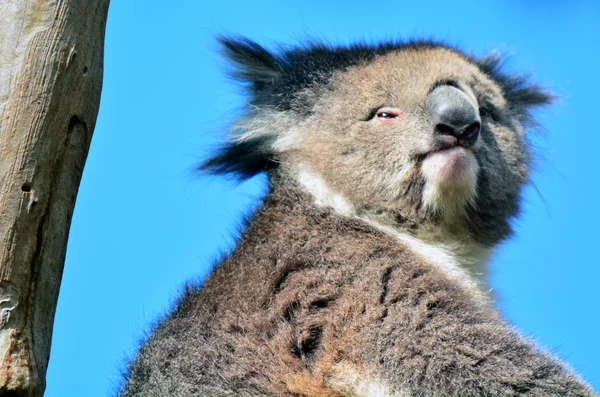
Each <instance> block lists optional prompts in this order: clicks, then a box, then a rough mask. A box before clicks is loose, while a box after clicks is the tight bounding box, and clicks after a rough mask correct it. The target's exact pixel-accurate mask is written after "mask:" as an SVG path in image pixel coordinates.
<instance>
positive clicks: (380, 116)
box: [373, 107, 401, 124]
mask: <svg viewBox="0 0 600 397" xmlns="http://www.w3.org/2000/svg"><path fill="white" fill-rule="evenodd" d="M400 116H401V112H400V109H398V108H392V107H383V108H379V109H377V111H376V112H375V115H374V117H373V118H374V119H376V120H377V121H379V122H380V123H382V124H394V123H396V122H397V121H398V120H399V119H400Z"/></svg>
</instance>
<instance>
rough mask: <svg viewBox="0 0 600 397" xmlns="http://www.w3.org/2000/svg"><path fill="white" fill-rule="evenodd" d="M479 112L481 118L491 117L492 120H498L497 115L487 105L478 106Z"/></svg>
mask: <svg viewBox="0 0 600 397" xmlns="http://www.w3.org/2000/svg"><path fill="white" fill-rule="evenodd" d="M479 114H480V115H481V118H485V119H492V120H494V121H498V116H497V114H496V112H495V111H494V110H493V109H491V108H489V107H486V106H481V107H479Z"/></svg>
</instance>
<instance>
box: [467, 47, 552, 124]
mask: <svg viewBox="0 0 600 397" xmlns="http://www.w3.org/2000/svg"><path fill="white" fill-rule="evenodd" d="M472 61H473V62H474V63H475V64H476V65H477V66H479V69H480V70H481V71H482V72H483V73H485V74H487V75H488V76H490V77H491V78H492V79H493V80H494V81H495V82H496V83H497V84H498V85H500V87H501V88H502V91H503V93H504V97H505V98H506V100H507V102H508V104H509V106H510V110H511V111H512V112H513V113H514V114H515V116H517V117H518V118H519V119H520V120H521V121H522V122H531V121H532V117H531V110H533V108H536V107H539V106H544V105H549V104H551V103H553V102H555V100H556V97H555V95H554V94H552V93H551V92H549V91H547V90H546V89H544V88H542V87H540V86H538V85H536V84H534V83H532V82H531V81H530V78H529V77H528V76H525V75H520V74H511V73H507V72H505V71H504V70H503V69H504V61H505V58H504V57H502V56H501V55H500V54H499V53H498V52H492V53H491V54H489V55H486V56H483V57H480V58H473V59H472Z"/></svg>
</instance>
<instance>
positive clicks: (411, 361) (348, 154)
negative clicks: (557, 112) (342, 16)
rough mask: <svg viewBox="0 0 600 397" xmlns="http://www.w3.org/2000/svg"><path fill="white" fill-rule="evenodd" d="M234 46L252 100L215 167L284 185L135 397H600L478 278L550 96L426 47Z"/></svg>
mask: <svg viewBox="0 0 600 397" xmlns="http://www.w3.org/2000/svg"><path fill="white" fill-rule="evenodd" d="M222 44H223V46H224V49H225V53H226V55H227V56H228V57H229V58H230V59H231V60H232V62H233V63H234V68H235V70H234V74H235V75H236V76H237V77H238V78H240V79H241V80H242V81H244V82H245V84H246V85H247V86H248V88H249V90H250V94H251V99H250V104H249V105H250V106H249V111H248V114H247V116H246V117H245V118H243V119H242V120H240V122H239V123H238V125H237V127H236V129H237V130H239V131H241V134H240V135H238V136H237V137H236V138H235V139H234V140H233V141H232V142H231V143H229V144H227V145H226V146H225V147H224V148H223V150H222V151H221V152H220V153H218V154H217V155H216V156H215V157H214V158H213V159H211V160H209V161H208V162H207V163H205V164H204V165H203V166H202V168H203V169H206V170H209V171H213V172H217V173H237V174H238V175H241V176H242V177H249V176H252V175H254V174H256V173H258V172H261V171H263V170H266V171H267V172H268V173H269V176H270V182H271V193H270V194H269V196H268V197H267V199H266V200H265V203H264V205H263V206H262V207H261V208H260V209H259V210H258V211H257V214H256V215H255V217H254V219H253V220H252V222H251V223H250V224H249V226H248V229H247V230H246V231H245V232H244V233H243V235H242V239H241V241H240V243H239V244H238V246H237V247H236V249H235V251H234V252H233V254H232V255H231V256H230V257H228V258H226V259H224V260H223V261H222V262H221V263H219V264H218V265H217V267H216V268H215V271H214V272H213V274H212V275H211V276H210V277H209V278H208V279H207V280H206V281H205V283H204V284H203V285H202V286H201V287H194V288H189V289H188V290H187V291H186V293H185V295H184V296H183V297H182V299H181V301H180V303H179V305H178V306H177V307H176V309H175V310H174V311H173V312H172V313H171V314H170V315H169V316H168V317H167V318H166V319H165V320H163V321H162V322H161V323H160V324H159V325H158V326H157V328H156V330H155V332H154V333H153V334H152V335H151V336H150V338H149V340H148V341H147V342H146V343H145V344H144V345H143V346H142V347H141V348H140V352H139V355H138V357H137V359H136V360H135V361H134V362H133V363H132V364H131V366H130V373H129V377H128V380H127V381H126V383H125V384H124V386H123V389H122V391H121V394H120V395H121V396H122V397H129V396H167V395H168V396H241V397H246V396H289V397H292V396H296V397H299V396H305V397H320V396H323V397H324V396H328V397H341V396H347V397H392V396H394V397H396V396H397V397H400V396H423V397H425V396H518V395H530V396H593V395H595V394H594V393H593V391H592V390H591V389H590V388H589V387H588V386H587V385H586V384H585V383H584V382H583V381H581V380H580V379H579V378H578V377H577V376H576V375H575V374H573V373H572V372H571V371H570V370H568V369H567V368H566V367H565V366H564V365H563V364H562V363H561V362H559V361H558V360H556V359H554V358H552V357H550V356H549V355H548V354H546V353H545V352H544V351H542V350H540V349H539V348H537V347H536V346H535V345H534V344H533V343H532V342H531V341H529V340H527V339H524V338H523V337H521V336H520V335H519V334H518V333H517V332H516V331H515V330H513V329H512V328H511V326H510V325H509V324H507V323H506V322H505V321H504V320H503V319H502V318H501V317H500V316H499V314H498V313H497V311H496V310H495V309H494V308H493V307H492V306H491V301H490V299H489V298H488V296H487V294H486V292H485V291H486V288H485V286H484V282H483V281H482V280H483V276H484V275H485V262H486V260H487V257H488V256H489V254H490V252H491V250H492V249H493V247H494V246H495V245H497V244H498V243H499V242H500V241H502V240H503V239H505V238H507V237H508V236H509V234H510V232H511V231H510V226H509V220H510V219H511V218H512V217H514V216H515V215H516V214H517V212H518V208H519V194H520V189H521V186H522V185H523V184H524V183H526V182H527V179H528V160H529V149H528V146H527V138H526V135H525V128H526V127H527V125H528V123H530V122H531V118H530V114H529V111H530V109H531V108H532V107H534V106H538V105H543V104H545V103H547V102H548V101H549V100H550V97H549V95H548V94H546V93H544V92H543V91H542V90H540V89H539V88H537V87H535V86H533V85H530V84H528V83H527V81H526V80H524V79H523V78H521V77H519V76H510V75H506V74H503V73H502V72H501V71H500V70H499V60H498V59H497V58H493V57H491V58H490V57H487V58H474V57H470V56H467V55H464V54H462V53H460V52H458V51H457V50H454V49H451V48H448V47H446V46H443V45H439V44H435V43H430V42H415V43H387V44H382V45H375V46H367V45H356V46H352V47H343V48H331V47H327V46H325V45H320V44H314V45H310V46H307V47H300V48H297V49H291V50H288V51H286V52H283V53H281V54H272V53H270V52H268V51H266V50H265V49H264V48H262V47H261V46H259V45H258V44H256V43H253V42H251V41H248V40H245V39H240V40H230V39H224V40H223V41H222Z"/></svg>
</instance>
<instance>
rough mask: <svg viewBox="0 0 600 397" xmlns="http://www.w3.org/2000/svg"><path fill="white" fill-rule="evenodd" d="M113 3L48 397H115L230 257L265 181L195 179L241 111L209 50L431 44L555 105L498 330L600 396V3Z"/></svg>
mask: <svg viewBox="0 0 600 397" xmlns="http://www.w3.org/2000/svg"><path fill="white" fill-rule="evenodd" d="M167 3H168V2H165V1H154V0H153V1H149V0H144V1H142V0H128V1H119V0H113V1H112V4H111V7H110V13H109V19H108V27H107V32H106V57H105V59H106V62H105V77H104V90H103V94H102V103H101V106H100V115H99V118H98V123H97V126H96V131H95V135H94V139H93V143H92V147H91V151H90V154H89V158H88V162H87V165H86V168H85V173H84V176H83V181H82V184H81V189H80V192H79V197H78V201H77V207H76V210H75V215H74V218H73V225H72V229H71V238H70V242H69V249H68V255H67V263H66V267H65V272H64V278H63V285H62V289H61V293H60V299H59V304H58V309H57V313H56V322H55V330H54V340H53V345H52V354H51V357H50V366H49V370H48V386H47V392H46V396H48V397H59V396H60V397H66V396H77V397H80V396H90V397H92V396H106V395H110V394H112V393H114V392H115V390H116V388H117V386H118V385H119V383H120V370H121V368H122V367H123V366H124V363H125V359H126V358H127V357H131V356H132V355H133V354H134V352H135V350H136V346H137V344H138V342H139V340H140V338H142V336H143V335H144V331H145V330H146V329H147V327H148V325H149V324H150V323H151V322H152V321H154V320H156V319H157V318H158V317H159V316H160V315H161V314H163V313H164V312H165V310H167V309H168V307H169V305H170V304H171V303H172V302H173V300H174V298H175V297H176V296H177V295H178V293H179V291H180V288H181V286H182V284H183V283H184V281H185V280H189V279H200V278H202V277H203V276H204V275H206V273H207V272H208V269H209V266H210V264H211V262H212V260H213V259H214V258H215V257H217V256H218V254H219V253H220V252H222V251H224V250H226V249H227V248H228V247H230V245H231V243H232V241H233V238H234V236H235V235H236V230H237V227H238V225H239V222H240V221H239V220H240V217H241V215H242V214H243V213H245V212H247V210H248V209H247V208H248V206H249V205H251V204H252V203H255V202H256V201H257V199H258V198H259V197H260V196H261V194H263V192H264V183H265V179H264V177H258V178H255V179H254V180H251V181H249V182H247V183H244V184H242V185H240V186H237V187H233V186H232V185H231V184H229V183H227V182H224V181H222V180H219V179H215V178H206V177H200V176H197V175H196V174H195V173H194V172H193V168H194V165H195V164H196V163H197V161H198V159H200V158H202V157H203V156H206V154H207V153H208V152H209V151H210V149H211V148H213V147H214V144H215V143H216V142H218V141H219V139H221V138H222V137H223V133H224V131H226V129H227V125H228V123H229V122H230V120H231V118H232V116H233V115H235V114H238V113H239V108H240V106H241V105H242V103H243V97H242V96H241V95H240V90H239V89H238V88H237V87H235V86H234V85H233V84H231V83H230V82H229V81H228V80H227V78H226V77H225V75H224V73H223V66H224V64H223V62H222V61H221V60H220V59H219V57H218V55H217V54H216V51H215V49H216V45H215V41H214V36H215V35H217V34H222V33H237V34H242V35H246V36H248V37H251V38H253V39H255V40H258V41H259V42H261V43H263V44H265V45H267V46H270V47H271V48H274V47H273V46H272V44H274V43H279V42H283V43H297V42H299V41H301V40H302V39H303V38H305V37H317V38H321V39H324V40H326V41H329V42H334V43H335V42H339V43H347V42H350V41H352V40H353V39H369V40H377V39H382V38H383V39H384V38H398V37H402V38H406V37H411V36H420V37H435V38H439V39H444V40H447V41H448V42H450V43H454V44H458V45H460V46H462V47H463V48H464V49H466V50H468V51H473V52H475V53H478V54H483V53H486V52H488V51H490V50H493V49H499V50H501V51H502V52H504V53H508V54H512V55H514V58H513V60H512V61H511V63H510V68H512V69H515V70H522V71H525V72H529V73H532V75H533V77H534V79H535V80H536V81H539V82H541V83H543V84H545V85H546V86H548V87H549V88H551V89H552V90H554V91H555V92H557V93H558V94H559V95H560V96H561V97H562V100H561V102H560V103H559V104H558V105H556V106H553V107H551V108H550V109H548V110H547V111H545V112H543V113H542V114H540V116H541V121H542V124H543V125H544V127H545V128H544V129H543V130H542V131H541V134H538V137H537V138H536V143H537V144H538V148H539V152H540V162H539V165H538V167H537V168H538V171H537V172H536V174H535V175H534V180H535V185H536V186H537V189H538V190H539V192H540V193H541V194H538V193H537V192H536V191H535V189H533V188H529V189H527V192H526V197H525V208H524V214H523V216H522V218H521V219H520V220H519V221H518V222H516V223H515V226H516V232H517V233H516V236H515V237H514V238H513V239H512V240H511V241H509V242H507V243H506V244H505V245H504V246H503V247H502V248H501V250H500V251H499V255H497V257H496V259H495V261H494V263H493V265H492V268H493V271H492V283H493V286H494V288H495V290H496V293H497V296H498V303H499V306H500V307H501V309H502V311H503V312H504V313H505V315H506V316H507V317H508V318H509V319H510V320H511V321H512V322H513V323H514V324H516V325H517V326H518V328H520V329H521V330H522V331H523V332H524V333H525V334H526V335H530V336H532V337H534V338H535V339H537V340H539V341H540V342H541V343H542V344H543V345H544V346H546V347H548V348H549V349H550V350H551V351H553V352H554V353H556V354H558V355H559V356H560V357H562V358H564V359H565V360H567V361H568V362H569V363H571V364H572V366H573V367H574V368H575V369H576V370H577V371H579V372H580V373H581V374H582V375H583V376H584V377H585V378H586V379H587V380H588V381H589V382H591V383H592V384H593V385H594V387H595V388H596V389H600V360H599V357H600V343H599V342H598V339H599V336H598V335H600V309H599V305H598V303H599V302H600V297H599V294H598V291H599V290H600V269H599V265H600V260H599V259H598V246H599V245H600V244H599V236H600V233H599V231H598V226H597V225H599V224H600V215H599V211H598V204H597V203H598V200H599V196H600V195H599V193H600V190H599V187H598V182H599V177H598V173H599V171H600V167H599V166H598V163H599V161H600V153H599V151H600V131H599V128H598V127H599V126H600V122H599V121H598V120H597V119H596V117H597V116H599V114H600V111H599V110H598V108H599V106H600V103H599V102H600V101H599V99H598V98H599V97H600V94H599V93H600V83H599V77H598V74H599V73H600V55H599V54H600V46H599V44H600V39H599V38H600V22H599V21H600V6H599V4H600V3H598V2H597V1H568V2H567V1H515V0H513V1H504V2H481V1H465V2H461V3H460V4H456V3H455V2H449V1H430V2H418V1H414V0H413V1H404V2H403V1H395V2H370V1H349V0H347V1H323V0H302V1H293V2H283V1H253V2H250V1H237V0H230V1H221V2H204V1H193V0H187V1H177V2H172V3H170V4H173V5H167Z"/></svg>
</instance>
